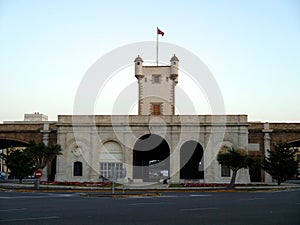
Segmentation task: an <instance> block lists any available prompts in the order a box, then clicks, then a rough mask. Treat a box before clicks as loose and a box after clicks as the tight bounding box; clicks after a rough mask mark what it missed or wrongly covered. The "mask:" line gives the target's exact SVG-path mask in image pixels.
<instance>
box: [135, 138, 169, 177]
mask: <svg viewBox="0 0 300 225" xmlns="http://www.w3.org/2000/svg"><path fill="white" fill-rule="evenodd" d="M170 152H171V151H170V147H169V144H168V142H167V141H166V140H165V139H164V138H162V137H161V136H160V135H157V134H145V135H142V136H140V137H139V138H138V139H137V140H136V142H135V144H134V148H133V152H132V154H133V179H135V180H141V181H160V180H162V179H166V178H168V177H169V175H170Z"/></svg>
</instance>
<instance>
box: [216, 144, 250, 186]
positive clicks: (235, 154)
mask: <svg viewBox="0 0 300 225" xmlns="http://www.w3.org/2000/svg"><path fill="white" fill-rule="evenodd" d="M217 160H218V162H219V163H220V164H221V165H224V166H227V167H228V168H230V169H231V170H232V177H231V180H230V185H229V186H230V187H231V188H234V186H235V179H236V175H237V172H238V170H239V169H241V168H248V167H250V166H252V165H253V164H254V159H253V158H252V157H251V156H250V155H248V154H247V152H246V151H245V150H242V149H238V150H237V149H235V148H229V147H227V146H225V147H224V148H223V149H222V150H221V151H220V152H219V154H218V156H217Z"/></svg>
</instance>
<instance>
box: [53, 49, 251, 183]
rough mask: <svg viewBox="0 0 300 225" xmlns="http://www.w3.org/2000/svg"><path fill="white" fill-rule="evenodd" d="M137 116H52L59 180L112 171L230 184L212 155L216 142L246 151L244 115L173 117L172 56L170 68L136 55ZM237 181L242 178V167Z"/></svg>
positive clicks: (139, 178) (147, 178)
mask: <svg viewBox="0 0 300 225" xmlns="http://www.w3.org/2000/svg"><path fill="white" fill-rule="evenodd" d="M134 63H135V77H136V78H137V81H138V92H139V93H138V98H139V99H138V114H139V115H136V116H128V115H124V116H117V115H112V116H107V115H96V116H92V115H90V116H72V115H70V116H58V121H57V124H56V126H57V143H58V144H60V145H61V146H62V149H63V150H64V152H63V155H61V156H59V157H58V158H57V171H56V177H55V179H56V180H57V181H99V177H100V178H102V179H103V178H108V177H111V176H112V174H111V173H112V169H111V168H114V170H115V171H116V172H115V176H116V177H117V179H119V180H120V181H123V179H125V182H133V183H141V182H153V181H156V182H157V181H162V180H164V179H167V178H170V181H171V182H174V183H178V182H189V181H192V182H206V183H212V182H228V181H229V178H230V171H229V170H228V168H221V166H220V165H219V164H218V162H217V160H216V155H217V154H218V152H219V150H220V149H221V148H222V146H224V145H227V146H234V147H238V148H243V149H247V147H248V121H247V116H246V115H194V116H187V115H186V116H184V115H175V110H174V102H175V86H176V84H177V82H178V63H179V60H178V58H177V57H176V56H175V55H174V56H173V57H172V58H171V60H170V65H169V66H143V60H142V58H141V57H140V56H138V57H137V58H136V59H135V60H134ZM237 182H241V183H248V182H250V177H249V173H248V170H241V171H240V172H239V174H238V177H237Z"/></svg>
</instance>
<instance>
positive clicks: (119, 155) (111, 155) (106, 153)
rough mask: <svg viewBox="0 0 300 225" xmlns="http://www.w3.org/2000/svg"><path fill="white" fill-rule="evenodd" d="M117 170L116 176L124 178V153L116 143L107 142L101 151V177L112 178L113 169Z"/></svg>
mask: <svg viewBox="0 0 300 225" xmlns="http://www.w3.org/2000/svg"><path fill="white" fill-rule="evenodd" d="M112 167H115V168H116V176H117V177H118V178H119V177H122V168H123V152H122V148H121V146H120V145H119V144H118V143H117V142H115V141H107V142H105V143H104V145H103V146H102V148H101V150H100V175H101V176H103V177H110V176H111V174H110V171H111V168H112Z"/></svg>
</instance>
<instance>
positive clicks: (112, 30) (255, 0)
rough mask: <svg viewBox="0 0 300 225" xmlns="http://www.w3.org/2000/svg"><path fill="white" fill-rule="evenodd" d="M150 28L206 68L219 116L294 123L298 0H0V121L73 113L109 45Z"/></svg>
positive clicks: (299, 109) (299, 71)
mask: <svg viewBox="0 0 300 225" xmlns="http://www.w3.org/2000/svg"><path fill="white" fill-rule="evenodd" d="M156 26H159V27H160V28H161V29H162V30H163V31H164V32H165V36H164V37H162V38H161V41H165V42H169V43H172V44H176V45H179V46H181V47H184V48H186V49H188V50H190V51H192V52H193V53H194V54H196V55H197V56H198V57H199V58H201V60H202V61H203V62H204V63H205V64H206V65H207V66H208V67H209V69H210V70H211V72H212V73H213V75H214V77H215V79H216V80H217V82H218V84H219V86H220V89H221V91H222V93H223V97H224V102H225V107H226V112H227V113H228V114H239V113H242V114H248V116H249V120H250V121H253V120H255V121H257V120H259V121H280V122H284V121H286V122H291V121H298V122H300V105H299V100H300V91H299V90H300V89H299V84H300V1H299V0H212V1H201V0H197V1H189V0H186V1H143V0H140V1H90V0H88V1H83V0H82V1H76V0H74V1H71V0H70V1H58V0H57V1H40V0H35V1H34V0H26V1H25V0H23V1H19V0H14V1H10V0H0V83H1V91H0V93H1V95H0V102H1V112H0V122H1V121H3V120H22V119H23V114H24V113H30V112H36V111H39V112H41V113H44V114H46V115H48V116H49V119H50V120H56V119H57V115H58V114H72V112H73V101H74V97H75V93H76V90H77V87H78V85H79V83H80V81H81V79H82V77H83V75H84V73H85V72H86V70H87V69H88V68H89V67H90V66H91V65H92V64H93V63H94V62H95V61H96V60H97V59H98V58H99V57H101V56H102V55H104V54H105V53H107V52H109V51H111V50H112V49H115V48H117V47H120V46H122V45H125V44H129V43H133V42H140V41H149V40H150V41H155V39H156V33H155V32H156ZM178 57H179V58H180V56H178ZM129 76H132V77H133V79H134V74H129ZM105 110H107V109H103V112H101V109H99V110H98V111H97V112H96V114H104V113H106V111H105ZM197 113H198V114H202V113H203V114H204V113H207V112H206V111H205V112H201V111H199V112H197Z"/></svg>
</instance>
